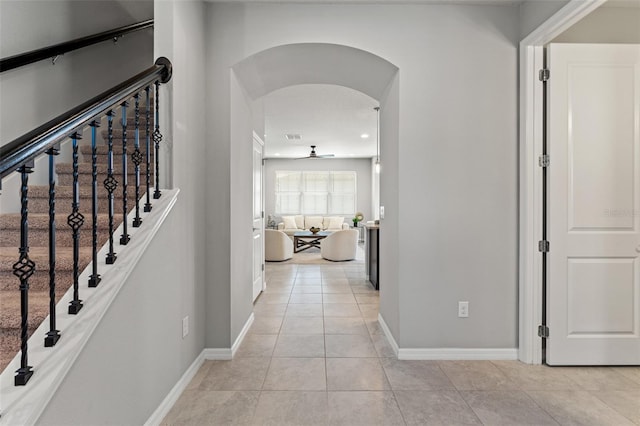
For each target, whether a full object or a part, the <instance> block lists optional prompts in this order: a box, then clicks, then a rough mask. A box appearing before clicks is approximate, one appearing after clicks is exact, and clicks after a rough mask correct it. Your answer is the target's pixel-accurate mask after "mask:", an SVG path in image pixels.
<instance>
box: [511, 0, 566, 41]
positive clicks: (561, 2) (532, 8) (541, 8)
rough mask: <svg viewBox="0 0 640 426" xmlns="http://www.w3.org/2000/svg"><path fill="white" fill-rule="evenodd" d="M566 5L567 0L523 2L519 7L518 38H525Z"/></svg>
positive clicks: (531, 0) (532, 0)
mask: <svg viewBox="0 0 640 426" xmlns="http://www.w3.org/2000/svg"><path fill="white" fill-rule="evenodd" d="M567 3H569V0H527V1H525V2H523V3H522V4H521V5H520V38H521V39H523V38H525V37H526V36H527V35H529V33H531V32H532V31H533V30H535V29H536V28H538V27H539V26H540V24H542V23H543V22H544V21H546V20H547V19H549V17H550V16H552V15H553V14H554V13H556V12H557V11H559V10H560V9H562V8H563V7H564V6H565V5H566V4H567Z"/></svg>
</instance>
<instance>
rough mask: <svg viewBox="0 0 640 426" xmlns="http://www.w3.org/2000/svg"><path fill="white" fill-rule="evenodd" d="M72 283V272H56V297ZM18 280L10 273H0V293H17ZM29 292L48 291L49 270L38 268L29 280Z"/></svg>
mask: <svg viewBox="0 0 640 426" xmlns="http://www.w3.org/2000/svg"><path fill="white" fill-rule="evenodd" d="M69 283H73V272H72V271H56V295H57V297H60V296H61V295H62V294H63V293H64V292H65V291H67V289H68V288H69V287H70V285H71V284H69ZM19 286H20V280H18V278H17V277H16V276H15V275H13V274H12V273H10V272H7V271H4V272H0V291H19ZM29 290H30V291H31V290H33V291H47V292H48V291H49V269H48V268H47V269H43V268H40V267H38V268H37V269H36V272H35V273H34V274H33V275H32V276H31V277H30V278H29Z"/></svg>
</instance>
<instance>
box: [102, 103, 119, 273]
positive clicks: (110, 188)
mask: <svg viewBox="0 0 640 426" xmlns="http://www.w3.org/2000/svg"><path fill="white" fill-rule="evenodd" d="M107 123H108V125H107V177H106V179H105V180H104V188H105V189H106V190H107V196H108V201H109V253H107V259H106V263H107V265H113V264H114V263H115V261H116V259H117V258H118V256H116V253H115V252H114V251H113V215H114V209H113V193H114V192H115V190H116V188H118V181H117V180H116V178H114V177H113V111H109V112H108V113H107Z"/></svg>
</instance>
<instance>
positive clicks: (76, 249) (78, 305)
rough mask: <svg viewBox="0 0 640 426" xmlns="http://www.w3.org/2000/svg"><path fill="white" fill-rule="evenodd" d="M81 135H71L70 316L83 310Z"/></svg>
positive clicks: (69, 219) (69, 222) (68, 218)
mask: <svg viewBox="0 0 640 426" xmlns="http://www.w3.org/2000/svg"><path fill="white" fill-rule="evenodd" d="M79 139H82V136H81V135H80V134H79V133H77V132H76V133H74V134H72V135H71V140H72V143H73V201H72V203H71V214H69V216H68V217H67V224H68V225H69V226H70V227H71V230H72V231H73V234H72V236H73V300H72V301H71V302H69V314H71V315H75V314H77V313H78V312H80V309H82V300H80V289H79V287H80V286H79V283H78V277H79V275H80V265H79V264H80V228H82V225H84V216H83V215H82V213H80V211H79V210H80V187H79V183H78V140H79Z"/></svg>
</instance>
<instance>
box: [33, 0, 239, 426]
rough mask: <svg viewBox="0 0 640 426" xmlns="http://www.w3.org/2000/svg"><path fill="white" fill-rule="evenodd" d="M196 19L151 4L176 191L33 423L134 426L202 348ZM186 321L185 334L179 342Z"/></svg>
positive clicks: (194, 7) (188, 10) (201, 107)
mask: <svg viewBox="0 0 640 426" xmlns="http://www.w3.org/2000/svg"><path fill="white" fill-rule="evenodd" d="M204 17H205V14H204V5H203V4H202V2H196V1H189V2H176V3H173V2H157V3H156V32H157V33H156V36H155V43H156V47H155V54H156V55H158V56H160V55H163V56H167V57H168V58H169V59H170V60H171V61H172V63H173V65H174V74H173V78H172V80H171V82H170V83H169V84H167V85H165V86H162V87H163V89H162V92H161V97H162V99H163V106H164V110H165V111H166V113H169V114H171V115H172V117H173V123H172V124H168V123H166V122H165V121H162V128H161V129H162V131H163V134H164V136H165V139H164V140H163V144H164V145H167V146H172V147H173V148H172V152H171V154H172V156H173V185H174V186H175V187H178V188H181V191H180V194H179V196H178V201H177V203H176V205H175V206H174V208H173V210H172V212H171V213H170V215H169V217H168V218H167V220H166V222H165V223H164V225H163V227H162V228H161V229H160V231H159V233H158V234H157V235H156V237H155V238H154V240H153V241H152V243H151V247H150V248H149V250H148V251H146V252H145V253H144V255H143V257H142V259H141V261H140V264H139V265H138V266H137V268H136V270H135V271H134V273H133V274H132V275H131V276H130V277H129V279H128V280H127V282H126V283H125V285H124V287H123V289H122V291H121V293H120V294H119V295H118V297H117V298H116V300H115V301H114V303H113V305H112V306H111V307H110V308H109V311H108V312H107V314H106V316H105V318H104V319H103V321H102V322H101V323H100V325H99V326H98V328H97V329H96V331H95V333H94V334H93V335H92V337H91V339H90V341H89V343H88V345H87V347H86V349H85V350H84V351H83V352H82V354H80V356H79V358H78V360H77V362H76V363H75V365H74V367H73V370H72V372H71V373H70V374H69V376H68V377H66V378H65V380H64V383H63V384H62V386H61V387H60V389H59V390H58V392H57V393H56V394H55V395H54V398H53V400H52V401H51V402H50V404H49V406H48V407H47V409H46V411H45V413H44V415H43V416H42V418H41V421H40V423H41V424H46V425H48V424H59V425H60V424H64V425H71V424H78V425H88V424H91V425H102V424H105V425H106V424H111V425H113V424H120V425H134V424H143V423H144V422H145V421H146V420H147V419H148V418H149V416H150V415H151V413H152V412H153V411H154V410H155V409H156V408H157V407H158V406H159V404H160V402H161V401H162V400H163V398H164V397H165V396H166V395H167V394H168V393H169V391H170V390H171V389H172V387H173V386H174V385H175V384H176V382H177V381H178V380H179V379H180V378H181V376H182V375H183V374H184V372H185V371H186V370H187V368H188V367H189V366H190V365H191V364H192V363H193V361H194V360H195V359H196V357H197V356H198V355H199V354H200V353H201V352H202V350H203V348H204V336H205V326H206V319H205V316H206V314H205V285H206V283H207V279H206V277H205V275H204V272H205V264H206V257H205V256H206V252H205V237H204V234H205V232H204V231H203V230H204V217H205V214H206V211H205V205H204V200H203V199H202V193H203V191H204V186H205V184H206V182H205V176H204V173H205V171H206V167H205V164H204V158H203V156H202V155H196V154H194V153H198V152H203V151H204V149H205V138H204V123H205V117H204V114H205V103H204V96H205V93H204V91H203V90H202V89H201V87H200V86H199V85H197V84H193V82H196V81H197V82H201V81H204V72H205V67H204V42H205V40H204V33H205V21H204ZM187 43H188V45H189V49H184V48H183V46H185V45H186V44H187ZM143 226H144V224H143ZM185 316H189V318H190V321H189V322H190V326H189V328H190V332H189V335H188V336H187V337H186V338H185V339H182V333H181V331H182V328H181V324H182V318H184V317H185ZM227 323H228V319H227Z"/></svg>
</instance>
